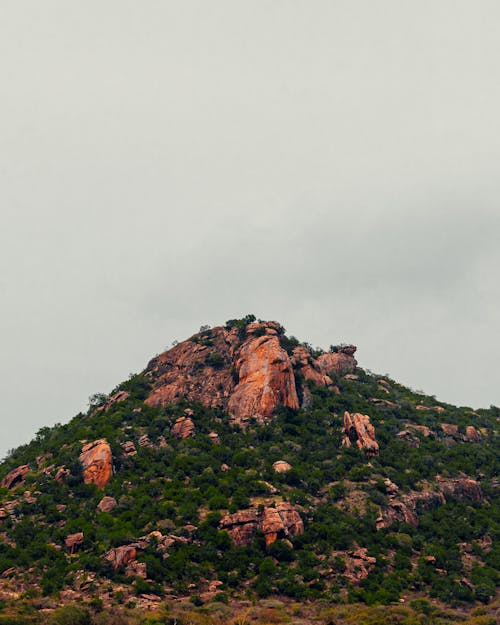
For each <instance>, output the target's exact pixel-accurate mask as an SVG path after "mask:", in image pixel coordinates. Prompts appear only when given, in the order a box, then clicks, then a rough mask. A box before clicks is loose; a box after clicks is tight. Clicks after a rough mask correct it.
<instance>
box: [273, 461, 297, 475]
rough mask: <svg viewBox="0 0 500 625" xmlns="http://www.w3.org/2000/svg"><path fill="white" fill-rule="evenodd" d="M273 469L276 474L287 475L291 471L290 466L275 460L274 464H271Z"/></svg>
mask: <svg viewBox="0 0 500 625" xmlns="http://www.w3.org/2000/svg"><path fill="white" fill-rule="evenodd" d="M273 469H274V470H275V471H276V473H287V472H288V471H291V469H292V465H291V464H289V463H288V462H286V461H285V460H276V462H274V463H273Z"/></svg>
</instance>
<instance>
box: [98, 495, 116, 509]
mask: <svg viewBox="0 0 500 625" xmlns="http://www.w3.org/2000/svg"><path fill="white" fill-rule="evenodd" d="M117 505H118V504H117V503H116V499H115V498H114V497H103V498H102V499H101V501H100V502H99V503H98V505H97V509H98V510H99V511H100V512H111V510H113V509H114V508H116V506H117Z"/></svg>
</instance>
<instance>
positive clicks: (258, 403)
mask: <svg viewBox="0 0 500 625" xmlns="http://www.w3.org/2000/svg"><path fill="white" fill-rule="evenodd" d="M276 326H277V327H276ZM276 326H275V325H273V324H271V323H268V324H266V325H263V324H251V326H249V328H248V329H247V333H248V335H249V338H248V340H247V341H245V343H244V344H243V345H242V347H241V349H240V351H239V354H238V359H237V361H236V371H237V373H238V384H237V386H236V388H235V389H234V392H233V394H232V395H231V398H230V400H229V404H228V409H229V412H230V414H231V415H232V416H233V417H235V418H236V420H238V419H239V418H241V417H257V418H258V419H260V420H264V419H266V418H268V417H270V416H271V415H272V414H273V412H274V409H275V408H276V406H277V405H278V404H282V405H283V406H287V407H289V408H295V409H298V408H299V399H298V396H297V391H296V388H295V377H294V373H293V368H292V363H291V362H290V358H289V356H288V354H287V352H286V351H285V350H284V349H283V348H282V347H281V345H280V341H279V336H278V332H279V330H280V327H279V326H278V325H277V324H276ZM262 331H264V332H265V333H264V334H261V332H262Z"/></svg>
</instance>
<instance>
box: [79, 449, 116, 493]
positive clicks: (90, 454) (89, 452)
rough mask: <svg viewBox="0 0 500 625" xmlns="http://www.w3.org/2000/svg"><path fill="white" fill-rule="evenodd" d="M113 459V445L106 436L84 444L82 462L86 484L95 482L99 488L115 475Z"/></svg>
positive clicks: (81, 455)
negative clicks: (111, 445) (110, 444)
mask: <svg viewBox="0 0 500 625" xmlns="http://www.w3.org/2000/svg"><path fill="white" fill-rule="evenodd" d="M112 460H113V459H112V454H111V447H110V446H109V444H108V442H107V440H106V439H105V438H101V439H99V440H96V441H93V442H92V443H87V444H86V445H84V446H83V447H82V453H81V454H80V462H81V463H82V466H83V481H84V482H85V484H95V485H96V486H97V487H98V488H103V487H104V486H105V485H106V484H107V483H108V482H109V480H110V479H111V477H112V475H113V462H112Z"/></svg>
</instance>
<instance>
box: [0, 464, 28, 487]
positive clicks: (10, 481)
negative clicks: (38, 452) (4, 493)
mask: <svg viewBox="0 0 500 625" xmlns="http://www.w3.org/2000/svg"><path fill="white" fill-rule="evenodd" d="M29 470H30V468H29V466H28V465H27V464H23V465H21V466H20V467H16V468H15V469H13V470H12V471H10V473H7V475H6V476H5V477H4V479H3V480H2V484H1V485H2V487H3V488H14V486H18V485H19V484H22V482H24V476H25V475H26V473H28V471H29Z"/></svg>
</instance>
